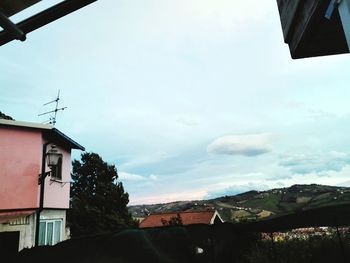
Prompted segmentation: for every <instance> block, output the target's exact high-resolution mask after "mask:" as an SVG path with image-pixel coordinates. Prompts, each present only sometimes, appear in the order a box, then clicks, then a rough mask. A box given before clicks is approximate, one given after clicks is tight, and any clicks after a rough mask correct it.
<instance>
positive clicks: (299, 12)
mask: <svg viewBox="0 0 350 263" xmlns="http://www.w3.org/2000/svg"><path fill="white" fill-rule="evenodd" d="M344 1H345V0H344ZM344 1H343V2H344ZM346 1H348V0H346ZM331 3H332V2H331V0H307V1H305V0H277V4H278V9H279V13H280V18H281V25H282V30H283V36H284V41H285V43H287V44H288V45H289V49H290V53H291V56H292V58H294V59H297V58H306V57H315V56H325V55H335V54H344V53H349V47H348V43H347V40H346V36H345V33H344V28H343V25H342V20H341V17H340V15H339V11H338V9H337V8H335V9H334V12H333V13H332V16H331V17H330V18H329V19H327V18H326V13H327V10H328V8H329V6H330V4H331Z"/></svg>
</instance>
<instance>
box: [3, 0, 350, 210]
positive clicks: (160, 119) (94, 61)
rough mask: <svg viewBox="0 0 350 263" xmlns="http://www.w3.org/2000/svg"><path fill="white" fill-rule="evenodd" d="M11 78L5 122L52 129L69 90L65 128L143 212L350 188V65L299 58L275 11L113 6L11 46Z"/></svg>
mask: <svg viewBox="0 0 350 263" xmlns="http://www.w3.org/2000/svg"><path fill="white" fill-rule="evenodd" d="M43 2H44V3H41V4H40V5H39V6H36V7H35V8H32V9H30V10H27V11H26V12H25V13H24V14H20V15H17V16H16V17H14V18H13V19H14V20H16V21H19V20H21V19H22V18H23V17H26V16H28V15H29V14H31V13H33V12H36V11H37V10H39V9H40V8H44V7H45V5H51V4H52V3H53V2H58V1H48V0H45V1H43ZM0 68H1V71H0V90H1V93H0V110H1V111H3V112H4V113H6V114H8V115H11V116H13V117H14V118H15V119H16V120H21V121H31V122H42V121H45V119H43V118H40V117H38V116H37V115H38V114H39V113H41V112H43V111H46V110H50V109H51V108H50V107H46V108H45V107H43V106H42V104H43V103H45V102H47V101H50V100H52V99H54V98H55V96H56V94H57V91H58V90H59V89H60V90H61V98H62V106H67V107H68V108H67V109H66V110H65V111H64V112H61V113H60V114H59V115H58V119H57V125H56V126H57V128H58V129H60V130H61V131H62V132H64V133H66V134H67V135H68V136H70V137H71V138H73V139H74V140H76V141H77V142H79V143H80V144H82V145H84V146H85V147H86V149H87V151H93V152H97V153H98V154H100V155H101V156H102V158H103V159H104V160H106V161H108V162H109V163H113V164H115V165H116V166H117V168H118V172H119V179H120V180H121V181H122V182H123V184H124V186H125V189H126V191H127V192H128V193H129V194H130V203H131V204H140V203H159V202H167V201H174V200H188V199H203V198H211V197H217V196H221V195H229V194H236V193H239V192H243V191H247V190H250V189H257V190H262V189H269V188H275V187H284V186H290V185H292V184H297V183H298V184H304V183H306V184H309V183H319V184H329V185H343V186H350V177H349V174H350V165H349V164H350V140H349V134H350V114H349V113H350V108H349V98H350V89H349V83H350V74H349V68H350V62H349V56H348V55H340V56H331V57H323V58H312V59H302V60H292V59H291V57H290V54H289V49H288V46H287V45H286V44H285V43H284V41H283V36H282V29H281V26H280V20H279V15H278V10H277V4H276V1H271V0H252V1H246V0H215V1H214V0H103V1H102V0H100V1H97V2H96V3H94V4H92V5H89V6H87V7H85V8H84V9H82V10H79V11H77V12H75V13H73V14H70V15H68V16H66V17H64V18H63V19H60V20H59V21H56V22H54V23H51V24H50V25H48V26H46V27H44V28H41V29H38V30H37V31H35V32H33V33H30V34H29V35H28V36H27V40H26V41H25V42H18V41H13V42H11V43H9V44H6V45H4V46H2V47H0ZM79 154H80V153H79V152H76V153H75V154H74V157H75V158H78V157H79Z"/></svg>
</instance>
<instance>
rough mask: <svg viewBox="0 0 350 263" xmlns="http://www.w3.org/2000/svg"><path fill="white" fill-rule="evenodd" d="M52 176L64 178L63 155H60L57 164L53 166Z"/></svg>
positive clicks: (57, 178) (53, 177) (55, 178)
mask: <svg viewBox="0 0 350 263" xmlns="http://www.w3.org/2000/svg"><path fill="white" fill-rule="evenodd" d="M51 178H52V179H53V180H62V156H60V157H59V159H58V163H57V165H56V166H52V167H51Z"/></svg>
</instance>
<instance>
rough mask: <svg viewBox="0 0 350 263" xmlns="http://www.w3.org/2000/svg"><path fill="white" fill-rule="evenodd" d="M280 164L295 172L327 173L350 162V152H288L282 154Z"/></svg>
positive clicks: (339, 168)
mask: <svg viewBox="0 0 350 263" xmlns="http://www.w3.org/2000/svg"><path fill="white" fill-rule="evenodd" d="M281 159H282V160H281V161H280V163H279V165H280V166H283V167H287V168H289V170H290V171H291V172H292V173H295V174H309V173H317V174H318V175H320V176H322V175H327V173H328V172H331V171H335V172H339V171H341V170H342V169H343V168H344V167H345V166H347V165H348V164H350V154H348V153H345V152H339V151H331V152H328V153H321V154H320V153H319V154H305V153H303V154H286V155H283V156H281Z"/></svg>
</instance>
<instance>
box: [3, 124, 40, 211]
mask: <svg viewBox="0 0 350 263" xmlns="http://www.w3.org/2000/svg"><path fill="white" fill-rule="evenodd" d="M41 151H42V138H41V132H40V131H39V130H30V129H23V128H22V129H16V128H12V127H11V128H10V127H1V128H0V167H1V169H0V180H1V187H0V210H2V209H14V208H16V209H21V208H34V207H36V206H37V204H38V195H37V192H38V174H39V173H40V166H41Z"/></svg>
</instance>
